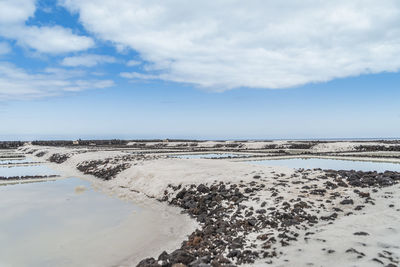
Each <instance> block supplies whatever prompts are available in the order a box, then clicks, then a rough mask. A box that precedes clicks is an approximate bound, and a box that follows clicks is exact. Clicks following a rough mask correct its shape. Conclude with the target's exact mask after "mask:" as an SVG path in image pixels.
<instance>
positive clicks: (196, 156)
mask: <svg viewBox="0 0 400 267" xmlns="http://www.w3.org/2000/svg"><path fill="white" fill-rule="evenodd" d="M243 156H248V155H244V154H232V153H208V154H185V155H173V156H171V157H174V158H181V159H212V158H237V157H243Z"/></svg>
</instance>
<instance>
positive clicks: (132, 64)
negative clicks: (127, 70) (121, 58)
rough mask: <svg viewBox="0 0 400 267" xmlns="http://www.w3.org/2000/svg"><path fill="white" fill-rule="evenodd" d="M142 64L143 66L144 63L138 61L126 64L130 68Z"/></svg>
mask: <svg viewBox="0 0 400 267" xmlns="http://www.w3.org/2000/svg"><path fill="white" fill-rule="evenodd" d="M140 64H142V62H140V61H137V60H129V61H128V62H126V65H127V66H129V67H133V66H138V65H140Z"/></svg>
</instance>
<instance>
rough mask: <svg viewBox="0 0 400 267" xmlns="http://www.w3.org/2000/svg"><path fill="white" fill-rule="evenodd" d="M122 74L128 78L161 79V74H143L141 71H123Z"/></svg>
mask: <svg viewBox="0 0 400 267" xmlns="http://www.w3.org/2000/svg"><path fill="white" fill-rule="evenodd" d="M120 76H121V77H123V78H128V79H143V80H154V79H160V76H159V75H151V74H143V73H139V72H121V74H120Z"/></svg>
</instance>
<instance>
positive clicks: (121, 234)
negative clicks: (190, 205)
mask: <svg viewBox="0 0 400 267" xmlns="http://www.w3.org/2000/svg"><path fill="white" fill-rule="evenodd" d="M0 214H1V216H0V248H1V249H0V266H13V267H19V266H34V267H35V266H41V267H43V266H96V267H97V266H120V263H121V262H126V261H127V262H131V263H135V260H137V259H142V258H144V257H147V256H149V255H148V254H151V253H154V252H155V251H157V250H158V247H157V245H158V244H160V246H166V244H167V243H168V242H170V240H174V238H175V236H179V235H178V232H179V231H180V229H179V228H180V227H182V225H180V224H179V222H180V221H179V220H180V217H179V216H180V215H179V214H178V215H177V214H173V215H171V214H170V213H168V212H167V211H166V210H161V211H160V210H157V209H146V208H143V206H138V205H134V204H132V203H131V202H125V201H122V200H120V199H117V198H114V197H110V196H108V195H106V194H103V193H100V192H97V191H95V190H94V189H92V187H91V185H90V183H89V182H87V181H85V180H81V179H78V178H66V179H61V180H57V181H51V182H50V181H49V182H38V183H30V184H19V185H2V186H0ZM183 222H184V220H183ZM178 244H179V243H178V242H177V244H176V245H178ZM159 252H161V251H159ZM124 266H125V265H124ZM133 266H134V265H133Z"/></svg>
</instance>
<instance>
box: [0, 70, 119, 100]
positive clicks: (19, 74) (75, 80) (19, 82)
mask: <svg viewBox="0 0 400 267" xmlns="http://www.w3.org/2000/svg"><path fill="white" fill-rule="evenodd" d="M85 74H86V73H85V72H82V71H74V70H72V71H68V70H64V69H57V68H49V69H46V70H45V71H43V72H40V73H28V72H27V71H25V70H24V69H21V68H17V67H15V66H14V65H12V64H9V63H7V62H0V100H4V99H23V98H37V97H44V96H53V95H59V94H61V93H63V92H68V91H82V90H88V89H99V88H106V87H111V86H113V85H114V82H113V81H110V80H97V79H89V78H86V75H85Z"/></svg>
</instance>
